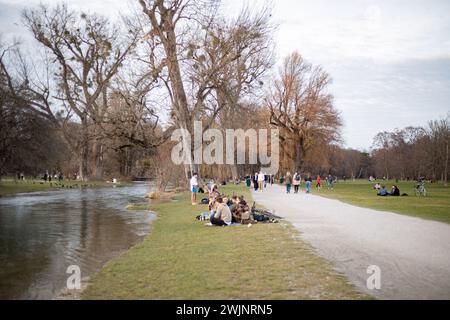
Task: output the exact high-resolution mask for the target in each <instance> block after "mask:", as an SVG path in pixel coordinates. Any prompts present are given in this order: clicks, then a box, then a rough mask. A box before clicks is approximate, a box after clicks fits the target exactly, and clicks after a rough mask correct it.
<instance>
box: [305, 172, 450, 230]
mask: <svg viewBox="0 0 450 320" xmlns="http://www.w3.org/2000/svg"><path fill="white" fill-rule="evenodd" d="M379 183H380V184H381V185H385V186H386V188H387V189H388V191H390V188H391V186H392V185H393V184H396V183H395V182H394V181H380V182H379ZM374 184H375V183H374V182H369V181H366V180H356V181H346V182H344V181H340V182H338V183H336V184H335V185H334V190H327V188H326V187H324V188H322V189H321V190H320V191H319V192H318V191H316V190H315V189H314V188H313V189H312V190H313V193H314V194H318V195H321V196H325V197H329V198H333V199H338V200H341V201H343V202H347V203H350V204H354V205H357V206H361V207H367V208H372V209H376V210H384V211H392V212H397V213H402V214H406V215H410V216H414V217H420V218H424V219H431V220H436V221H441V222H445V223H450V187H445V186H444V185H442V184H440V183H432V184H430V183H427V184H426V185H425V187H426V189H427V196H426V197H416V196H415V193H414V191H413V187H414V182H413V181H400V182H399V183H397V186H398V187H399V189H400V193H407V194H408V196H407V197H378V196H377V195H376V191H375V190H373V188H372V187H373V185H374ZM313 185H314V183H313ZM303 186H304V184H303Z"/></svg>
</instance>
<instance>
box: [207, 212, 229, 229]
mask: <svg viewBox="0 0 450 320" xmlns="http://www.w3.org/2000/svg"><path fill="white" fill-rule="evenodd" d="M209 221H210V222H211V224H214V225H216V226H220V227H221V226H226V225H227V224H226V223H225V222H224V221H223V220H222V219H218V218H216V217H214V215H213V216H212V217H211V218H209Z"/></svg>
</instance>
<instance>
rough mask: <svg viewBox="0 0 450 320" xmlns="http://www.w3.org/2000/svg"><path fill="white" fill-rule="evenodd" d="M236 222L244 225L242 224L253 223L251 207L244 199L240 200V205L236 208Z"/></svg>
mask: <svg viewBox="0 0 450 320" xmlns="http://www.w3.org/2000/svg"><path fill="white" fill-rule="evenodd" d="M234 218H235V220H236V221H235V222H238V223H242V224H249V223H251V222H252V220H253V219H252V215H251V211H250V207H249V206H248V205H247V202H246V201H245V200H244V198H239V203H238V205H237V208H236V213H235V216H234Z"/></svg>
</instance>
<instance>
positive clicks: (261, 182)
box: [258, 171, 265, 191]
mask: <svg viewBox="0 0 450 320" xmlns="http://www.w3.org/2000/svg"><path fill="white" fill-rule="evenodd" d="M264 180H265V175H264V173H263V172H262V171H260V172H259V174H258V189H260V190H261V191H263V190H264Z"/></svg>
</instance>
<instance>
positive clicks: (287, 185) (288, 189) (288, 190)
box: [286, 183, 291, 193]
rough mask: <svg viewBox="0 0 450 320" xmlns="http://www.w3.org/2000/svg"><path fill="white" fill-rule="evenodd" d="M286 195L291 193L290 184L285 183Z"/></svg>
mask: <svg viewBox="0 0 450 320" xmlns="http://www.w3.org/2000/svg"><path fill="white" fill-rule="evenodd" d="M286 193H291V184H290V183H286Z"/></svg>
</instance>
